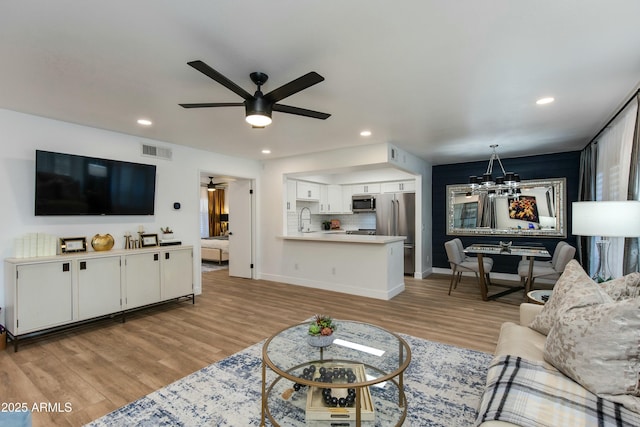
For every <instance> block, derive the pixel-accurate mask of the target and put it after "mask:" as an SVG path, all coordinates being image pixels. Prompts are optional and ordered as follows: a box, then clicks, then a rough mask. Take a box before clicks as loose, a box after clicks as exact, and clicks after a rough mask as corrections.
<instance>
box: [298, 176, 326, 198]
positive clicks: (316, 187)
mask: <svg viewBox="0 0 640 427" xmlns="http://www.w3.org/2000/svg"><path fill="white" fill-rule="evenodd" d="M296 198H297V199H298V200H314V201H319V200H320V184H316V183H313V182H306V181H298V182H297V188H296Z"/></svg>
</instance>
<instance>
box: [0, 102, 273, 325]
mask: <svg viewBox="0 0 640 427" xmlns="http://www.w3.org/2000/svg"><path fill="white" fill-rule="evenodd" d="M0 129H2V131H1V132H0V146H1V147H2V151H1V153H0V164H1V165H2V167H1V168H0V195H1V196H2V208H1V209H0V251H1V254H2V258H3V259H4V258H8V257H13V256H14V239H15V238H17V237H20V236H22V235H24V234H26V233H36V232H41V233H48V234H53V235H56V236H58V237H82V236H86V237H87V242H90V241H91V238H92V237H93V236H94V235H95V234H98V233H101V234H104V233H109V234H111V235H112V236H113V237H114V238H115V241H116V243H115V247H118V248H121V247H123V246H124V237H123V236H124V233H125V232H126V231H129V232H132V233H136V232H137V230H138V226H139V225H142V226H144V228H145V231H147V232H150V233H159V232H160V227H164V226H170V227H171V228H173V230H174V232H175V237H176V238H179V239H180V240H182V242H183V243H184V244H187V245H193V246H194V285H195V288H196V292H197V293H200V290H201V275H200V237H199V192H200V190H199V188H200V171H202V170H206V171H216V173H219V174H227V175H231V176H239V177H243V178H249V179H256V180H257V179H258V176H259V173H260V168H261V166H260V163H259V162H257V161H253V160H247V159H240V158H234V157H228V156H223V155H220V154H216V153H212V152H208V151H202V150H196V149H192V148H188V147H183V146H179V145H174V144H169V143H164V142H162V141H156V140H149V139H145V138H140V137H134V136H130V135H124V134H120V133H115V132H109V131H105V130H101V129H95V128H90V127H86V126H80V125H75V124H71V123H66V122H60V121H56V120H50V119H45V118H41V117H36V116H31V115H27V114H22V113H17V112H13V111H9V110H3V109H0ZM142 142H144V143H146V144H151V145H155V146H159V147H167V148H171V150H172V151H173V159H172V160H163V159H156V158H151V157H145V156H142V155H141V154H140V153H141V148H140V145H141V143H142ZM36 149H40V150H48V151H57V152H64V153H70V154H78V155H86V156H92V157H102V158H109V159H115V160H125V161H131V162H136V163H147V164H154V165H156V166H157V168H156V172H157V178H156V205H155V215H154V216H148V217H145V216H142V217H140V216H108V217H95V216H82V217H77V216H76V217H43V216H38V217H36V216H35V215H34V189H35V181H34V180H35V150H36ZM174 202H180V204H181V209H180V210H174V209H173V203H174ZM258 233H259V228H258ZM0 268H1V269H2V271H0V277H4V263H3V265H2V267H0ZM3 306H4V294H3V293H1V294H0V307H3ZM0 317H1V318H2V319H4V313H2V316H0Z"/></svg>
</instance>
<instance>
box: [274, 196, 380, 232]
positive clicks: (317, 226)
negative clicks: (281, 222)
mask: <svg viewBox="0 0 640 427" xmlns="http://www.w3.org/2000/svg"><path fill="white" fill-rule="evenodd" d="M304 207H308V208H310V209H311V208H312V207H314V206H313V203H312V202H300V201H298V203H297V206H296V212H295V213H293V212H289V213H288V214H287V233H288V234H294V233H298V232H299V229H298V227H299V224H298V222H299V220H300V211H301V210H302V208H304ZM332 219H337V220H340V226H341V228H342V229H343V230H357V229H359V228H376V214H375V212H363V213H357V214H312V215H311V223H310V224H309V213H308V211H305V213H304V228H305V230H306V229H307V228H309V230H310V231H321V230H322V223H323V222H325V221H331V220H332Z"/></svg>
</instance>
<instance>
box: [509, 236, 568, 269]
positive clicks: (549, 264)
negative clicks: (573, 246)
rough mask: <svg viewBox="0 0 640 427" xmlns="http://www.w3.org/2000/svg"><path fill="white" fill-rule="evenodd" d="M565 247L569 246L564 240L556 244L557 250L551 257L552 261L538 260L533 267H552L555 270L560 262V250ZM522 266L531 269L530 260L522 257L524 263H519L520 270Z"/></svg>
mask: <svg viewBox="0 0 640 427" xmlns="http://www.w3.org/2000/svg"><path fill="white" fill-rule="evenodd" d="M565 245H568V243H567V242H565V241H564V240H561V241H559V242H558V243H557V244H556V247H555V249H554V250H553V256H552V257H551V260H546V259H545V260H541V259H536V260H534V261H533V266H534V267H551V268H553V266H554V265H556V261H557V260H558V256H559V255H560V249H561V248H562V247H563V246H565ZM522 266H525V268H527V269H528V268H529V260H528V259H526V257H522V261H520V262H519V263H518V270H519V269H520V267H522Z"/></svg>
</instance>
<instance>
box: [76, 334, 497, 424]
mask: <svg viewBox="0 0 640 427" xmlns="http://www.w3.org/2000/svg"><path fill="white" fill-rule="evenodd" d="M401 336H402V337H403V338H404V339H405V340H407V342H408V344H409V346H410V347H411V352H412V360H411V364H410V365H409V367H408V368H407V371H406V372H405V394H406V397H407V402H408V411H407V418H406V420H405V423H404V425H405V426H416V427H418V426H419V427H426V426H443V427H445V426H446V427H450V426H457V427H464V426H471V425H473V424H474V421H475V418H476V415H477V407H478V405H479V402H480V398H481V395H482V391H483V389H484V386H485V379H486V372H487V367H488V365H489V363H490V362H491V359H492V357H493V356H492V355H490V354H488V353H482V352H478V351H473V350H468V349H463V348H459V347H454V346H450V345H446V344H440V343H436V342H432V341H427V340H423V339H420V338H416V337H412V336H408V335H402V334H401ZM262 345H263V342H260V343H257V344H255V345H252V346H251V347H248V348H246V349H245V350H243V351H241V352H239V353H236V354H234V355H232V356H230V357H228V358H226V359H224V360H221V361H220V362H217V363H214V364H212V365H209V366H207V367H205V368H203V369H201V370H200V371H197V372H195V373H193V374H191V375H188V376H186V377H184V378H182V379H180V380H178V381H176V382H174V383H172V384H170V385H168V386H166V387H164V388H161V389H160V390H157V391H155V392H153V393H151V394H149V395H147V396H145V397H143V398H141V399H139V400H137V401H135V402H132V403H130V404H128V405H126V406H123V407H122V408H120V409H117V410H116V411H114V412H112V413H110V414H107V415H105V416H104V417H102V418H99V419H97V420H95V421H93V422H91V423H89V424H87V426H90V427H115V426H117V427H120V426H194V427H195V426H234V427H243V426H259V425H260V401H261V381H262V376H261V375H262V374H261V355H262V353H261V352H262ZM267 371H268V375H269V378H268V381H269V382H270V381H271V380H272V379H273V378H275V376H274V374H273V373H272V372H270V371H269V370H268V369H267ZM285 383H287V381H286V380H283V381H280V382H279V383H278V384H279V385H280V387H282V388H283V390H284V388H286V387H290V386H291V383H290V382H289V383H288V384H285ZM370 389H371V394H372V398H373V399H374V400H376V399H379V397H380V393H388V392H390V390H391V389H394V387H393V386H392V385H390V384H389V385H387V386H386V387H385V388H378V387H370ZM274 390H275V389H274ZM272 394H273V395H274V396H275V397H274V396H271V397H270V410H271V413H272V414H273V415H274V416H275V417H276V419H277V420H278V422H279V423H280V425H282V426H303V425H306V423H305V419H304V407H305V398H304V392H303V391H298V392H295V393H294V395H293V397H291V398H290V399H289V400H287V401H285V400H283V399H282V398H281V394H280V391H277V392H276V393H272ZM376 401H378V400H376ZM381 401H382V399H379V402H381ZM376 410H378V408H377V407H376ZM383 412H384V408H382V409H381V411H380V414H378V413H376V421H375V422H368V423H366V424H365V425H369V426H374V425H375V426H381V427H382V426H385V427H386V426H388V425H394V424H395V423H393V424H389V421H388V420H387V419H385V416H384V414H383ZM267 425H269V426H270V425H271V423H269V421H268V420H267ZM324 425H328V424H324ZM341 425H342V424H341ZM344 425H348V423H347V424H344Z"/></svg>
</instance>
